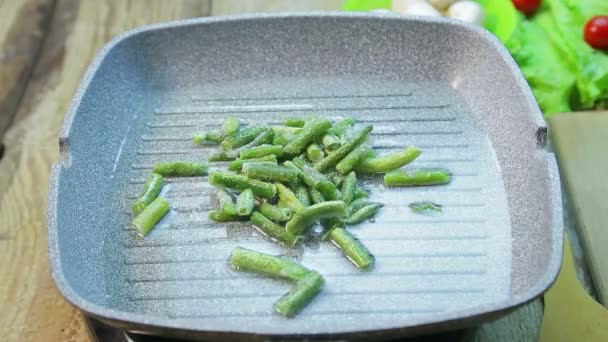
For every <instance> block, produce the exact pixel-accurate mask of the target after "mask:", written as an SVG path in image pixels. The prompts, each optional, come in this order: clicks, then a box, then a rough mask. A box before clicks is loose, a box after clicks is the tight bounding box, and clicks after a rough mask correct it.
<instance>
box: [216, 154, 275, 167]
mask: <svg viewBox="0 0 608 342" xmlns="http://www.w3.org/2000/svg"><path fill="white" fill-rule="evenodd" d="M243 163H271V164H274V165H276V164H277V156H275V155H274V154H269V155H267V156H264V157H260V158H251V159H237V160H235V161H233V162H232V163H230V165H229V166H228V170H230V171H241V168H242V167H243Z"/></svg>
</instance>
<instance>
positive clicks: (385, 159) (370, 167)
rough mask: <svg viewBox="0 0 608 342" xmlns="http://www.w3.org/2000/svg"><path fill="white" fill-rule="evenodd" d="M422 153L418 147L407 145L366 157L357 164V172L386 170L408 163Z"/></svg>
mask: <svg viewBox="0 0 608 342" xmlns="http://www.w3.org/2000/svg"><path fill="white" fill-rule="evenodd" d="M421 153H422V151H420V149H418V148H417V147H414V146H408V147H407V148H406V149H404V150H403V151H400V152H397V153H393V154H389V155H386V156H382V157H378V158H368V159H364V160H362V161H361V162H360V163H359V165H357V167H356V170H357V172H362V173H379V172H388V171H392V170H395V169H398V168H400V167H402V166H403V165H406V164H409V163H411V162H412V161H414V159H416V158H418V156H419V155H420V154H421Z"/></svg>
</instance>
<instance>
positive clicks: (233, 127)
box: [222, 118, 241, 136]
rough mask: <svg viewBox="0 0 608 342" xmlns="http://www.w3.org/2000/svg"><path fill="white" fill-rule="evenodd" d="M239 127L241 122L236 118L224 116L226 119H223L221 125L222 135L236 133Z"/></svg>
mask: <svg viewBox="0 0 608 342" xmlns="http://www.w3.org/2000/svg"><path fill="white" fill-rule="evenodd" d="M240 128H241V124H240V123H239V119H237V118H226V120H224V125H223V126H222V129H223V131H224V136H230V135H233V134H236V132H238V131H239V129H240Z"/></svg>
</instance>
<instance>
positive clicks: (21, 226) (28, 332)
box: [0, 0, 209, 341]
mask: <svg viewBox="0 0 608 342" xmlns="http://www.w3.org/2000/svg"><path fill="white" fill-rule="evenodd" d="M23 2H24V1H11V0H4V1H2V3H0V13H2V19H0V22H3V24H2V25H3V26H4V25H5V23H4V18H5V13H7V12H6V11H7V9H11V11H12V12H14V11H13V10H12V8H13V6H14V5H13V3H23ZM40 2H41V1H31V4H30V3H29V2H28V3H24V4H23V6H25V7H28V6H33V5H34V4H36V3H40ZM7 6H8V7H7ZM208 10H209V2H208V1H200V0H192V1H164V0H154V1H150V0H137V1H135V0H132V1H110V0H107V1H81V2H79V1H72V0H67V1H65V0H59V1H58V2H57V3H56V5H55V9H54V15H53V16H52V18H51V19H49V20H50V26H49V28H48V32H47V33H46V39H45V41H44V44H43V47H42V49H41V51H40V55H39V57H38V58H34V57H30V58H33V60H36V59H37V62H36V65H35V68H34V70H33V73H32V75H31V78H30V80H29V82H28V84H27V88H26V90H25V93H24V95H23V98H22V100H21V101H20V102H21V103H20V106H19V109H18V110H17V112H16V115H15V118H14V120H13V123H12V125H11V127H10V129H9V130H8V131H7V132H6V135H5V138H4V143H5V146H6V149H5V155H4V157H3V159H2V160H0V218H1V221H0V222H1V223H0V279H2V281H0V303H1V312H2V314H1V315H0V341H86V340H88V335H87V334H88V333H87V330H86V328H85V326H84V324H83V320H82V318H81V315H80V313H78V311H77V310H75V309H74V308H73V307H72V306H71V305H70V304H68V303H67V302H66V301H65V300H64V299H63V298H62V297H61V295H60V294H59V293H58V291H57V290H56V288H55V284H54V282H53V280H52V279H51V274H50V269H49V263H48V252H47V250H48V248H47V239H46V207H47V195H48V181H49V170H50V167H51V165H52V164H53V163H55V162H56V161H57V160H58V153H59V152H58V143H57V136H58V132H59V128H60V126H61V124H62V121H63V117H64V114H65V112H66V111H67V109H68V106H69V104H70V100H71V98H72V96H73V95H74V92H75V90H76V88H77V86H78V84H79V83H80V80H81V78H82V76H83V73H84V72H85V70H86V67H87V66H88V64H89V63H90V61H91V59H92V58H93V57H94V55H95V54H96V53H97V51H98V50H99V48H101V47H102V46H103V44H104V43H106V42H107V41H108V40H110V39H111V38H112V37H113V36H114V35H116V34H118V33H121V32H123V31H125V30H128V29H131V28H134V27H137V26H141V25H145V24H149V23H155V22H160V21H166V20H173V19H178V18H186V17H196V16H205V15H207V14H208ZM12 12H11V13H12ZM16 12H19V11H18V10H17V11H16ZM23 19H24V18H21V20H23ZM4 30H5V31H6V28H4ZM8 30H9V31H10V28H9V29H8ZM2 34H4V33H2ZM28 34H30V32H27V31H25V32H23V37H27V35H28ZM4 49H5V47H4V46H0V51H4ZM31 50H32V51H33V50H35V49H31ZM34 53H35V52H34ZM2 81H3V82H9V83H8V84H10V82H11V80H5V79H2ZM6 86H7V84H5V83H2V84H0V89H5V87H6Z"/></svg>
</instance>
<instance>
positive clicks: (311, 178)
mask: <svg viewBox="0 0 608 342" xmlns="http://www.w3.org/2000/svg"><path fill="white" fill-rule="evenodd" d="M291 161H292V163H293V164H294V165H295V166H296V167H297V168H298V169H300V171H301V172H302V173H301V174H299V175H300V179H302V181H303V182H304V183H306V185H308V186H310V187H313V188H315V189H317V190H319V191H321V193H322V194H323V196H324V197H325V198H326V199H328V200H337V199H339V198H340V196H339V194H338V189H337V188H336V186H335V185H334V183H332V182H331V181H330V180H329V179H328V178H327V177H325V175H323V174H322V173H320V172H318V171H317V170H315V168H314V167H312V166H310V165H308V163H306V162H305V161H304V159H302V158H300V157H296V158H293V159H292V160H291ZM285 163H287V162H285Z"/></svg>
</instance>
